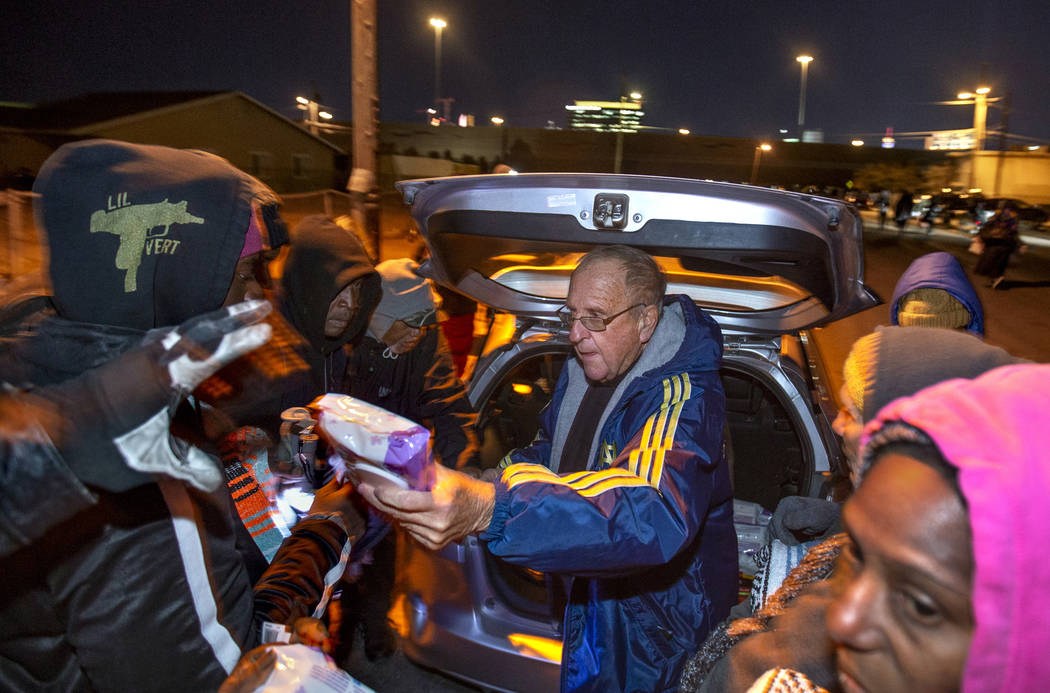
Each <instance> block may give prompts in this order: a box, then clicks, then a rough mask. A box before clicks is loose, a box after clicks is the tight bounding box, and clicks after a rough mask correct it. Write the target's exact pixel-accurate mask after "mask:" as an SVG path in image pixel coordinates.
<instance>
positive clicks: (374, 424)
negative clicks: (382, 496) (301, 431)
mask: <svg viewBox="0 0 1050 693" xmlns="http://www.w3.org/2000/svg"><path fill="white" fill-rule="evenodd" d="M310 409H312V410H313V411H315V412H316V413H317V417H318V418H317V428H318V429H319V430H320V431H321V435H323V436H324V438H325V440H327V441H328V443H329V445H330V446H331V447H332V449H334V450H335V452H336V454H337V455H338V456H339V457H341V458H342V459H343V460H345V462H346V468H347V471H348V472H349V473H350V475H351V476H352V477H354V478H356V479H357V480H360V481H367V482H368V483H370V484H374V485H378V486H381V485H385V484H393V485H396V486H399V487H401V488H411V489H415V490H417V491H429V490H430V489H431V487H432V486H433V485H434V461H433V457H432V455H431V451H430V431H428V430H427V429H426V428H424V427H423V426H420V425H419V424H417V423H415V422H413V421H410V420H408V419H406V418H404V417H402V416H398V415H397V414H393V413H391V412H389V411H387V410H386V409H383V408H382V407H377V406H375V405H372V404H369V403H368V402H364V401H362V400H359V399H356V398H354V397H349V396H347V395H338V394H331V393H329V394H327V395H324V396H322V397H318V398H317V399H316V400H314V401H313V402H312V403H311V404H310Z"/></svg>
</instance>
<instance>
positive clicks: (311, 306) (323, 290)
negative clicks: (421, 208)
mask: <svg viewBox="0 0 1050 693" xmlns="http://www.w3.org/2000/svg"><path fill="white" fill-rule="evenodd" d="M381 296H382V288H381V280H380V278H379V273H378V272H376V270H375V268H374V267H373V266H372V263H371V261H370V260H369V259H368V254H367V253H366V252H365V249H364V246H362V245H361V242H360V241H359V240H357V237H356V236H354V234H353V233H351V232H350V231H347V230H345V229H343V228H342V227H340V226H339V225H338V224H336V223H335V222H334V221H332V220H331V219H329V218H327V217H325V216H322V215H314V216H309V217H306V218H305V219H303V221H302V222H301V223H300V224H299V225H298V226H297V227H296V229H295V231H294V232H293V233H292V242H291V248H290V249H289V254H288V259H287V261H286V262H285V265H284V272H283V274H282V276H281V287H280V296H279V306H280V310H281V312H282V313H283V314H284V316H285V317H286V318H287V319H288V321H289V322H290V323H291V324H292V327H294V328H295V329H296V330H298V331H299V333H300V334H301V335H302V336H303V337H305V338H306V341H307V342H308V344H309V348H308V349H304V350H303V356H304V358H305V360H306V362H307V364H308V365H309V367H310V377H309V383H308V384H307V383H303V384H302V386H301V387H299V388H293V389H292V390H291V391H288V392H286V393H285V399H286V400H288V401H290V402H291V403H290V404H288V406H303V405H305V404H309V403H310V401H311V400H312V399H313V398H314V397H316V396H318V395H322V394H324V393H326V392H338V391H339V390H340V388H341V387H342V380H343V372H344V371H345V370H346V361H347V355H346V352H345V350H344V349H343V347H344V346H346V345H347V344H351V343H353V342H355V341H357V340H358V339H359V338H360V337H361V335H363V334H364V331H365V328H366V327H368V320H369V317H370V316H371V315H372V311H373V310H374V309H375V307H376V305H378V304H379V299H380V297H381ZM303 387H306V388H307V389H308V390H309V391H306V390H304V389H303ZM296 390H298V391H296ZM296 396H298V397H299V401H293V400H295V397H296Z"/></svg>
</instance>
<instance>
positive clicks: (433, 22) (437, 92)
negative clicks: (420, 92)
mask: <svg viewBox="0 0 1050 693" xmlns="http://www.w3.org/2000/svg"><path fill="white" fill-rule="evenodd" d="M430 26H432V27H434V106H437V104H438V99H440V98H441V30H442V29H444V28H445V27H446V26H448V22H446V21H445V20H444V19H441V18H440V17H431V18H430Z"/></svg>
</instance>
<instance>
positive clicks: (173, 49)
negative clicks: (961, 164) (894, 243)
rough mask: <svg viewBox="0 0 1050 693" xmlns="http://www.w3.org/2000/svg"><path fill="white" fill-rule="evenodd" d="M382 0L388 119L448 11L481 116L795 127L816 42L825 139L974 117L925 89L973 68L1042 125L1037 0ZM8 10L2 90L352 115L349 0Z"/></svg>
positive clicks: (818, 106) (417, 111)
mask: <svg viewBox="0 0 1050 693" xmlns="http://www.w3.org/2000/svg"><path fill="white" fill-rule="evenodd" d="M377 2H378V4H379V23H378V26H379V79H380V118H381V120H383V121H399V122H410V121H415V122H422V120H423V116H422V114H421V112H422V111H423V109H425V108H426V107H428V106H429V105H430V104H431V99H432V96H433V90H434V30H433V28H432V27H430V26H429V24H428V23H427V18H428V17H429V16H431V15H440V16H442V17H443V18H445V19H446V20H447V21H448V28H446V29H445V31H444V34H443V41H442V49H443V51H442V53H443V55H442V87H443V88H442V91H443V92H444V95H445V96H449V97H452V98H454V99H455V103H454V105H453V108H452V113H453V116H455V115H456V114H459V113H472V114H474V115H475V116H476V118H477V122H478V123H479V124H480V123H486V124H487V123H488V119H489V117H490V116H492V115H500V116H502V117H503V118H505V119H506V123H507V124H508V125H513V126H523V127H543V126H545V125H547V121H548V120H551V121H554V123H555V124H556V125H558V126H561V127H564V126H565V125H566V111H565V109H564V106H565V104H567V103H571V102H572V100H573V99H595V100H599V99H600V100H616V99H617V98H618V97H619V95H620V93H621V90H622V89H626V90H628V91H629V90H638V91H641V92H642V93H643V94H644V101H645V111H646V117H645V119H644V120H643V123H645V124H646V125H649V126H657V127H666V128H675V129H677V128H679V127H686V128H689V129H691V131H692V132H693V133H694V134H708V135H727V136H740V137H776V136H777V133H778V130H779V129H780V128H786V129H791V130H794V129H795V128H796V121H797V117H798V101H799V77H800V66H799V64H798V63H797V62H796V61H795V56H796V55H798V54H800V53H808V54H810V55H812V56H814V61H813V63H812V64H811V65H810V67H809V78H808V88H807V97H806V126H807V127H808V128H820V129H822V130H823V131H824V133H825V140H826V141H829V142H848V141H849V140H850V139H851V138H853V137H856V136H862V137H866V138H867V139H868V140H869V141H874V140H875V139H877V138H878V136H880V135H881V134H882V133H883V131H884V130H885V129H886V128H887V127H893V128H894V129H895V130H896V131H898V132H911V131H923V130H934V129H950V128H966V127H969V126H971V125H972V120H973V108H972V107H971V106H945V105H936V104H935V103H934V102H936V101H941V100H948V99H952V98H954V97H955V94H956V93H957V92H959V91H964V90H972V89H974V88H976V87H977V86H978V84H979V82H981V81H982V77H983V81H985V82H986V83H987V84H988V86H991V87H992V89H993V91H992V94H991V96H997V95H1003V94H1005V93H1007V92H1009V93H1010V95H1011V110H1010V116H1009V130H1010V132H1012V133H1018V134H1021V135H1026V136H1028V137H1031V138H1035V139H1036V140H1040V141H1042V143H1043V144H1047V143H1050V1H1048V0H1009V1H1004V0H995V1H993V0H959V1H956V2H946V1H942V0H934V1H931V2H913V1H912V0H888V1H883V2H878V1H873V2H860V3H851V2H824V1H811V2H795V1H792V0H780V1H767V0H733V1H730V2H717V3H714V2H704V1H703V0H691V1H687V0H682V1H668V0H665V1H660V0H650V1H648V2H641V1H638V2H633V1H631V2H629V1H626V0H532V1H530V2H524V1H522V0H377ZM3 15H4V16H3V21H2V22H0V24H2V27H0V101H14V102H40V101H47V100H53V99H61V98H66V97H72V96H75V95H78V94H82V93H88V92H102V91H143V90H226V89H235V90H239V91H243V92H245V93H246V94H248V95H249V96H251V97H253V98H255V99H257V100H259V101H261V102H263V103H264V104H266V105H268V106H270V107H271V108H274V109H275V110H277V111H279V112H281V113H283V114H285V115H287V116H289V117H292V118H298V111H296V109H295V103H294V99H295V96H296V95H298V94H303V95H305V96H308V97H310V96H313V95H314V94H315V93H316V94H318V95H320V97H321V101H322V103H324V104H325V105H326V106H328V107H330V109H331V110H332V112H333V113H334V114H335V117H336V118H337V119H339V120H348V119H349V117H350V58H349V56H350V39H349V35H350V30H349V28H350V25H349V22H350V3H349V0H344V1H341V2H335V1H332V0H251V1H250V2H249V1H247V0H211V1H209V2H199V1H198V0H181V1H179V2H170V1H153V0H146V1H141V2H132V3H123V2H106V3H92V2H77V1H76V0H68V1H65V2H59V1H57V0H22V1H21V2H17V3H16V2H12V1H10V0H8V1H7V2H5V3H4V13H3ZM1000 113H1001V111H1000V109H999V108H992V109H990V112H989V118H988V122H989V126H994V125H996V124H997V123H998V122H999V119H1000ZM901 144H902V145H904V146H918V142H917V141H914V142H912V143H911V144H910V145H909V144H907V143H906V142H904V141H902V142H901Z"/></svg>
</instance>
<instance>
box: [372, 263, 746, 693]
mask: <svg viewBox="0 0 1050 693" xmlns="http://www.w3.org/2000/svg"><path fill="white" fill-rule="evenodd" d="M665 291H666V279H665V278H664V275H663V273H662V272H661V270H660V268H659V266H658V265H657V264H656V262H655V261H654V260H653V259H652V258H651V257H650V256H648V255H647V254H645V253H644V252H642V251H640V250H636V249H633V248H629V247H625V246H605V247H601V248H599V249H596V250H593V251H591V252H590V253H588V254H587V255H585V256H584V257H583V259H582V260H581V261H580V263H579V265H578V266H577V268H576V270H575V271H574V272H573V275H572V279H571V282H570V285H569V293H568V297H567V299H566V302H565V307H564V309H563V310H562V311H561V319H562V321H563V323H564V324H565V325H566V326H567V327H569V340H570V341H571V342H572V345H573V348H574V351H575V357H576V358H575V359H570V360H569V361H568V362H567V363H566V365H565V367H564V368H563V369H562V372H561V376H560V377H559V380H558V384H557V386H556V387H555V390H554V395H553V398H552V400H551V403H550V406H548V407H547V409H546V410H545V411H544V413H543V415H542V418H541V422H540V430H539V432H538V433H537V435H536V438H535V440H534V441H533V442H532V443H531V444H530V445H529V446H527V447H525V448H520V449H517V450H512V451H511V452H510V453H508V454H507V456H506V457H505V458H504V460H503V461H502V462H501V466H502V471H501V474H500V476H499V478H498V479H497V480H496V481H495V482H494V483H486V482H483V481H479V480H476V479H472V478H470V477H468V476H466V475H463V474H458V473H456V472H453V471H451V470H447V469H445V468H443V467H439V468H438V470H437V471H438V474H437V483H436V485H435V487H434V489H433V491H431V492H419V491H409V490H398V489H393V488H381V489H380V488H375V487H371V486H368V485H362V486H361V487H360V488H359V490H360V492H361V493H362V495H364V496H365V498H367V499H368V500H369V501H370V502H372V503H373V504H374V505H376V507H378V508H379V509H380V510H382V511H384V512H386V513H389V514H390V515H391V516H392V517H394V518H395V519H396V520H398V521H399V522H400V523H401V525H402V526H403V527H404V528H405V529H406V530H407V531H408V532H409V533H410V534H411V535H412V536H413V537H415V538H416V539H418V540H419V541H420V542H421V543H423V544H424V545H425V546H427V547H429V548H432V549H437V548H440V547H442V546H445V545H446V544H448V543H449V542H451V541H456V540H459V539H462V538H463V537H466V536H467V535H470V534H476V535H478V536H479V537H480V538H481V539H482V540H484V541H485V542H486V544H487V546H488V550H489V551H491V552H492V553H493V554H495V555H496V556H499V557H500V558H502V559H504V560H506V561H509V562H511V563H515V564H518V565H522V566H525V567H527V568H530V569H533V570H539V571H544V572H548V573H554V574H557V575H560V576H563V577H564V578H565V581H564V582H565V588H566V589H567V591H568V594H567V598H568V602H567V607H566V611H565V620H564V634H565V635H564V647H563V651H562V671H561V688H562V690H563V691H670V690H674V689H676V688H677V685H678V678H679V676H680V673H681V671H682V668H683V666H684V664H685V661H686V659H687V658H688V656H689V653H690V652H692V651H693V650H694V648H696V647H697V646H698V645H699V644H701V643H702V642H703V641H704V638H705V636H706V635H707V634H708V632H709V631H710V630H711V628H712V627H713V626H714V625H716V624H718V623H719V621H721V620H722V619H724V618H725V617H726V616H728V614H729V608H730V606H731V605H732V604H733V602H734V601H735V595H736V592H737V560H736V534H735V532H734V529H733V507H732V506H733V504H732V488H731V486H730V477H729V469H728V465H727V463H726V460H725V458H724V455H723V448H722V430H723V426H724V422H725V395H724V392H723V390H722V384H721V381H720V379H719V375H718V369H719V366H720V364H721V359H722V335H721V331H720V330H719V328H718V324H717V323H716V322H715V321H714V320H713V319H712V318H711V317H710V316H708V315H707V314H706V313H704V312H703V311H702V310H700V309H699V308H697V307H696V305H695V304H694V303H693V302H692V301H691V300H690V299H689V298H688V297H687V296H681V295H672V296H666V297H665V296H664V293H665ZM509 683H511V682H508V684H509Z"/></svg>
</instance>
